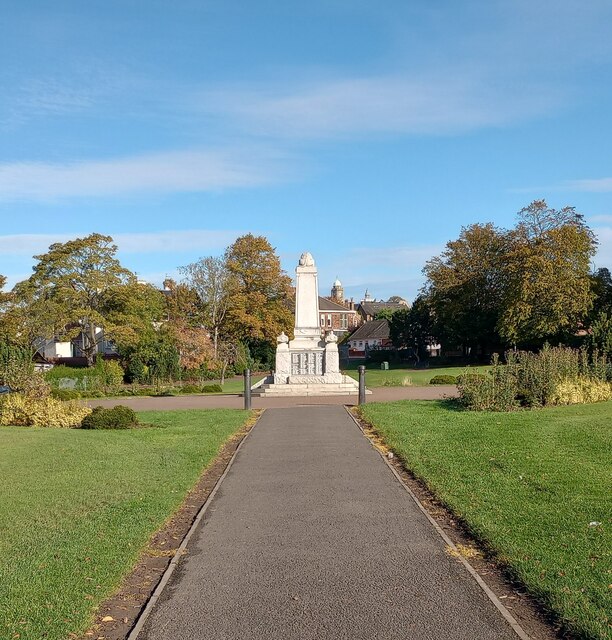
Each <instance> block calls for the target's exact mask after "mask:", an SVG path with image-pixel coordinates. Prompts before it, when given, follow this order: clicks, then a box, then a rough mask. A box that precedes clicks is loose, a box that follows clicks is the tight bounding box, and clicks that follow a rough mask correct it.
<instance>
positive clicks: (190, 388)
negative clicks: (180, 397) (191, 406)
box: [180, 384, 212, 393]
mask: <svg viewBox="0 0 612 640" xmlns="http://www.w3.org/2000/svg"><path fill="white" fill-rule="evenodd" d="M210 386H212V385H210ZM201 391H202V389H201V387H199V386H198V385H197V384H184V385H183V386H182V387H181V388H180V393H201Z"/></svg>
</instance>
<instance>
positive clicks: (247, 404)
mask: <svg viewBox="0 0 612 640" xmlns="http://www.w3.org/2000/svg"><path fill="white" fill-rule="evenodd" d="M244 408H245V409H250V408H251V370H250V369H245V370H244Z"/></svg>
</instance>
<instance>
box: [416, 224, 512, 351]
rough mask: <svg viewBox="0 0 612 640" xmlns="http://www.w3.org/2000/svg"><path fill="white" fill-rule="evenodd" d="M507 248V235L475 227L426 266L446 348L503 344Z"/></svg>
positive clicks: (488, 226) (428, 289)
mask: <svg viewBox="0 0 612 640" xmlns="http://www.w3.org/2000/svg"><path fill="white" fill-rule="evenodd" d="M507 246H508V241H507V237H506V234H505V232H504V231H502V230H500V229H498V228H497V227H495V226H494V225H493V224H490V223H488V224H473V225H471V226H469V227H464V228H463V229H462V230H461V233H460V235H459V238H458V239H457V240H453V241H451V242H448V243H447V244H446V248H445V250H444V251H443V252H442V254H441V255H440V256H437V257H434V258H432V259H431V260H429V261H428V262H427V263H426V265H425V268H424V269H423V273H424V274H425V276H426V278H427V281H426V283H425V287H424V290H423V295H424V296H425V297H426V298H427V299H428V300H429V304H430V305H431V309H432V314H433V317H434V318H435V331H434V333H435V334H436V335H437V336H438V337H439V338H440V339H441V340H442V341H443V343H444V344H445V345H446V346H459V345H461V346H463V347H464V348H465V347H481V348H482V349H483V350H485V351H486V350H487V349H490V348H492V347H495V346H497V345H498V344H499V342H500V338H499V333H498V330H497V324H498V321H499V318H500V315H501V312H502V309H501V302H502V298H503V291H504V281H503V277H502V268H501V267H502V262H503V260H504V259H505V256H506V254H507Z"/></svg>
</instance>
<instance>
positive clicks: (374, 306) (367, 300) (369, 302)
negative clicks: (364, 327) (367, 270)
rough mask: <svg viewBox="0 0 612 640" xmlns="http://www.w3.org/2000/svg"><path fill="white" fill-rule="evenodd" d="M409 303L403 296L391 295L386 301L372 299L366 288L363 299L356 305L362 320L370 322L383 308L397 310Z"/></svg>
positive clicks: (407, 306) (406, 306)
mask: <svg viewBox="0 0 612 640" xmlns="http://www.w3.org/2000/svg"><path fill="white" fill-rule="evenodd" d="M408 308H409V305H408V303H407V302H406V300H404V299H403V298H400V297H399V296H393V298H391V299H390V300H388V301H387V302H384V301H383V300H378V301H377V300H374V299H373V298H372V296H371V295H370V292H369V291H368V290H367V289H366V292H365V295H364V297H363V300H362V301H361V302H360V303H359V304H358V305H357V313H358V314H359V316H360V317H361V320H362V321H363V322H371V321H372V320H374V319H375V318H376V316H377V315H378V314H379V313H380V312H381V311H384V310H385V309H388V310H389V311H391V312H393V311H399V310H400V309H408Z"/></svg>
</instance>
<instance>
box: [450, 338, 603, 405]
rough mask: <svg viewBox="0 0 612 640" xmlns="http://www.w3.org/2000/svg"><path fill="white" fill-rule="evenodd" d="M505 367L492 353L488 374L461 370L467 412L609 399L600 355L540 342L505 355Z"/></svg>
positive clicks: (461, 387)
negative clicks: (536, 346) (530, 348)
mask: <svg viewBox="0 0 612 640" xmlns="http://www.w3.org/2000/svg"><path fill="white" fill-rule="evenodd" d="M506 362H507V364H506V365H505V366H502V365H500V364H499V359H498V357H497V355H494V357H493V362H492V365H493V366H492V368H491V371H490V372H489V374H490V375H489V376H485V377H482V376H474V375H473V374H469V373H468V374H465V375H463V376H461V377H460V379H459V383H458V387H459V393H460V397H461V402H462V404H463V405H464V406H465V407H466V408H468V409H472V410H476V411H482V410H492V411H508V410H510V409H512V408H514V407H517V406H519V405H520V406H524V407H540V406H546V405H554V404H576V403H586V402H598V401H600V400H607V399H608V398H610V397H611V389H610V385H609V384H608V383H607V378H608V375H609V369H610V367H609V363H608V362H607V359H606V356H605V354H600V353H599V352H598V351H597V350H594V351H593V352H592V353H591V355H590V356H589V354H588V352H587V351H586V350H584V349H583V350H580V351H579V350H577V349H570V348H566V347H550V346H548V345H545V346H544V348H543V349H542V350H541V351H540V352H539V353H531V352H527V351H518V352H514V351H511V352H508V353H506Z"/></svg>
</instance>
